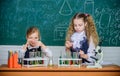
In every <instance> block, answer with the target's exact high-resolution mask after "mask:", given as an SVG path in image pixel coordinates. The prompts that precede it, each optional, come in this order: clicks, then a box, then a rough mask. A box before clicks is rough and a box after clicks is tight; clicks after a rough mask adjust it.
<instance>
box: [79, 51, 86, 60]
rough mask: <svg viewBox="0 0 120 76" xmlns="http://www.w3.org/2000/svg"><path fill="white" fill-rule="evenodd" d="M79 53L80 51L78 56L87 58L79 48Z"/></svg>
mask: <svg viewBox="0 0 120 76" xmlns="http://www.w3.org/2000/svg"><path fill="white" fill-rule="evenodd" d="M79 53H80V57H81V58H85V59H87V58H88V56H87V54H85V53H84V52H83V51H82V50H80V52H79Z"/></svg>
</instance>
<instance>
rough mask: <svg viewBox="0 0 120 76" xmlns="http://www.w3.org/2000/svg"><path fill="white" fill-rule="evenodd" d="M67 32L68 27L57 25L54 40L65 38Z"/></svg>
mask: <svg viewBox="0 0 120 76" xmlns="http://www.w3.org/2000/svg"><path fill="white" fill-rule="evenodd" d="M65 33H66V27H61V26H58V27H56V28H55V30H54V40H55V41H61V40H64V39H65V38H64V37H65Z"/></svg>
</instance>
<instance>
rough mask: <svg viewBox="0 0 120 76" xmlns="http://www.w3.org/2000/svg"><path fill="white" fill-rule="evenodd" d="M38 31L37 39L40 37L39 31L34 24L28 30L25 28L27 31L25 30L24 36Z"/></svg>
mask: <svg viewBox="0 0 120 76" xmlns="http://www.w3.org/2000/svg"><path fill="white" fill-rule="evenodd" d="M36 32H37V33H38V37H39V39H40V32H39V29H38V28H37V27H35V26H31V27H30V28H29V29H28V30H27V32H26V37H27V38H28V37H29V36H30V35H31V34H33V33H36Z"/></svg>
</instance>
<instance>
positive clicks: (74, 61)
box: [58, 58, 82, 67]
mask: <svg viewBox="0 0 120 76" xmlns="http://www.w3.org/2000/svg"><path fill="white" fill-rule="evenodd" d="M81 64H82V59H78V58H58V66H59V67H62V66H63V67H72V66H75V67H80V66H81Z"/></svg>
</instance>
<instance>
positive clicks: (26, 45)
mask: <svg viewBox="0 0 120 76" xmlns="http://www.w3.org/2000/svg"><path fill="white" fill-rule="evenodd" d="M28 45H29V42H28V41H27V42H26V44H25V45H23V50H26V48H27V47H28Z"/></svg>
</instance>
